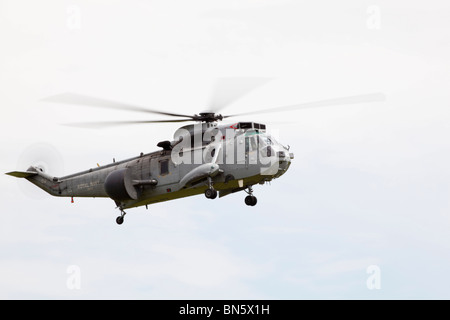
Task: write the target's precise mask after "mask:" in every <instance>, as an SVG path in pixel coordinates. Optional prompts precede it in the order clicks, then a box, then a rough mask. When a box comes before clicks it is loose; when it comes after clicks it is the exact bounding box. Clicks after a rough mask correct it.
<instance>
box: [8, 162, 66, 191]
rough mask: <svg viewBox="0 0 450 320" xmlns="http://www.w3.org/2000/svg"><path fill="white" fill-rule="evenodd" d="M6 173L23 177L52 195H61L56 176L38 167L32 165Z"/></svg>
mask: <svg viewBox="0 0 450 320" xmlns="http://www.w3.org/2000/svg"><path fill="white" fill-rule="evenodd" d="M6 174H7V175H10V176H13V177H16V178H25V179H27V180H28V181H30V182H31V183H33V184H35V185H36V186H38V187H39V188H41V189H42V190H44V191H46V192H47V193H49V194H51V195H53V196H60V195H61V193H60V189H59V185H60V183H59V180H58V178H56V177H51V176H49V175H47V174H45V173H44V172H43V170H42V169H40V168H38V167H33V166H32V167H30V168H28V170H27V171H12V172H8V173H6Z"/></svg>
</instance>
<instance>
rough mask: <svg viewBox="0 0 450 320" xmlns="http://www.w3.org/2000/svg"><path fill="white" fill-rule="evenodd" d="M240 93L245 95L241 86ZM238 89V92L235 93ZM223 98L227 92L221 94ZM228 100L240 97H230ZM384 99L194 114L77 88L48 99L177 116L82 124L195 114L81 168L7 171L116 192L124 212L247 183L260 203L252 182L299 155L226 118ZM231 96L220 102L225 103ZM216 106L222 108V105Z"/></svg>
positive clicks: (40, 183) (58, 186) (78, 189)
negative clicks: (128, 151)
mask: <svg viewBox="0 0 450 320" xmlns="http://www.w3.org/2000/svg"><path fill="white" fill-rule="evenodd" d="M239 95H242V94H241V93H239ZM235 96H238V94H235ZM222 100H223V99H222ZM225 100H226V102H227V103H229V102H230V101H233V99H229V98H227V99H225ZM382 100H384V95H383V94H381V93H372V94H363V95H357V96H350V97H343V98H337V99H329V100H322V101H317V102H310V103H303V104H297V105H290V106H284V107H276V108H270V109H264V110H260V111H253V112H243V113H239V114H234V115H221V114H219V113H217V111H208V112H201V113H198V114H194V115H186V114H179V113H172V112H167V111H162V110H155V109H150V108H145V107H140V106H134V105H130V104H124V103H119V102H115V101H111V100H106V99H100V98H95V97H91V96H86V95H80V94H75V93H63V94H59V95H56V96H52V97H49V98H46V99H44V101H47V102H52V103H60V104H72V105H84V106H93V107H101V108H109V109H121V110H127V111H136V112H144V113H150V114H159V115H165V116H170V117H175V118H176V119H166V120H137V121H113V122H87V123H75V124H70V125H74V126H77V127H96V128H97V127H107V126H118V125H129V124H151V123H179V122H195V123H194V124H188V125H185V126H183V127H180V128H179V129H177V130H176V131H175V133H174V135H173V138H172V139H171V140H165V141H160V142H158V143H157V144H156V145H157V147H159V148H160V149H159V150H156V151H153V152H150V153H147V154H144V153H140V154H139V155H138V156H135V157H132V158H129V159H125V160H121V161H115V159H113V162H112V163H110V164H107V165H104V166H98V167H96V168H91V169H88V170H85V171H81V172H78V173H74V174H70V175H67V176H62V177H54V176H52V175H50V174H48V173H47V172H45V170H44V169H43V168H41V167H39V166H33V165H31V166H30V167H29V168H28V169H27V170H26V171H12V172H8V173H6V174H7V175H10V176H13V177H17V178H24V179H26V180H28V181H29V182H31V183H33V184H34V185H36V186H37V187H39V188H41V189H43V190H44V191H46V192H47V193H49V194H50V195H52V196H56V197H70V198H72V202H73V199H74V197H92V198H111V199H112V200H113V201H114V203H115V205H116V209H119V211H120V215H119V216H118V217H117V218H116V223H117V224H118V225H121V224H122V223H123V222H124V217H125V215H126V212H125V210H128V209H131V208H136V207H140V206H146V208H147V209H148V205H151V204H154V203H158V202H163V201H170V200H174V199H179V198H184V197H189V196H194V195H200V194H204V196H205V197H206V198H207V199H209V200H213V199H216V198H217V197H219V198H222V197H224V196H227V195H229V194H232V193H235V192H240V191H244V192H245V193H246V194H247V196H246V197H245V199H244V202H245V204H246V205H247V206H255V205H256V204H257V198H256V196H255V195H254V194H253V186H254V185H257V184H265V183H267V182H270V181H272V180H273V179H277V178H279V177H281V176H282V175H283V174H285V173H286V172H287V171H288V169H289V167H290V165H291V163H292V160H293V159H294V154H293V153H292V152H291V151H290V147H289V146H285V145H283V144H281V143H280V142H278V141H277V140H276V139H275V138H274V137H273V136H272V135H271V134H269V132H268V130H267V127H266V125H265V124H263V123H260V122H234V123H229V124H219V122H220V121H222V120H224V119H227V118H231V117H238V116H243V115H249V114H257V113H269V112H280V111H281V112H286V111H293V110H298V109H305V108H313V107H323V106H330V105H339V104H353V103H363V102H373V101H382ZM224 105H225V103H223V104H222V105H220V107H221V108H222V107H224ZM217 109H218V108H217V106H216V110H217Z"/></svg>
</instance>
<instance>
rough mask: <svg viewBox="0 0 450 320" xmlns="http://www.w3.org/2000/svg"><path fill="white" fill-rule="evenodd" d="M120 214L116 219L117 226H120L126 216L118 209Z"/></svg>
mask: <svg viewBox="0 0 450 320" xmlns="http://www.w3.org/2000/svg"><path fill="white" fill-rule="evenodd" d="M120 212H121V215H120V216H118V217H117V218H116V223H117V224H118V225H121V224H122V223H123V218H124V217H125V215H126V214H127V213H126V212H125V211H123V210H122V208H121V209H120Z"/></svg>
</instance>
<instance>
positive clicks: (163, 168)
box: [159, 159, 169, 176]
mask: <svg viewBox="0 0 450 320" xmlns="http://www.w3.org/2000/svg"><path fill="white" fill-rule="evenodd" d="M168 173H169V159H165V160H161V161H160V162H159V174H160V175H162V176H163V175H166V174H168Z"/></svg>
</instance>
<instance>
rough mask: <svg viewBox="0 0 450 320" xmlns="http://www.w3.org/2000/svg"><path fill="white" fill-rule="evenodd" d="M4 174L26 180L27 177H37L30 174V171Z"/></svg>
mask: <svg viewBox="0 0 450 320" xmlns="http://www.w3.org/2000/svg"><path fill="white" fill-rule="evenodd" d="M6 174H7V175H9V176H13V177H16V178H28V177H32V176H34V175H37V173H36V172H30V171H12V172H8V173H6Z"/></svg>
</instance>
